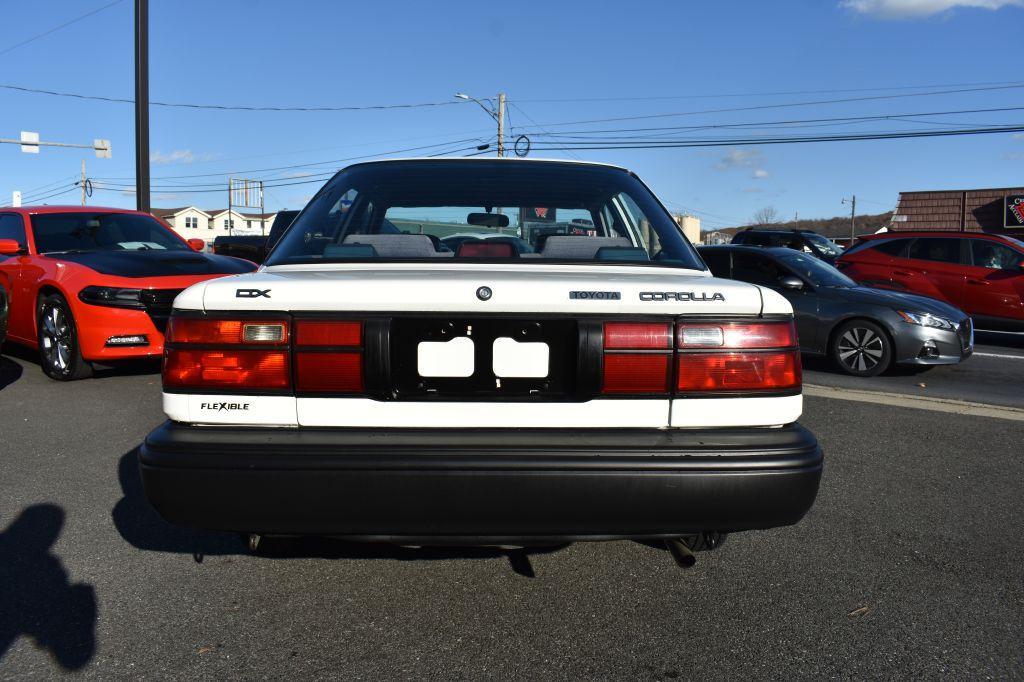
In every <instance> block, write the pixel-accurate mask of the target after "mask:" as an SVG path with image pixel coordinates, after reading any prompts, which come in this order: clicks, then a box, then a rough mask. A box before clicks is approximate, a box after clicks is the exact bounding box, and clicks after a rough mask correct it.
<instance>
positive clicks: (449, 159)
mask: <svg viewBox="0 0 1024 682" xmlns="http://www.w3.org/2000/svg"><path fill="white" fill-rule="evenodd" d="M410 161H430V162H431V163H434V162H437V163H487V162H490V163H509V164H517V165H527V164H558V165H565V166H594V167H597V168H614V169H616V170H621V171H625V172H627V173H629V172H630V170H629V169H628V168H624V167H622V166H616V165H615V164H611V163H600V162H598V161H576V160H573V159H518V158H514V157H508V156H503V157H495V156H446V157H440V156H435V157H430V156H421V157H408V158H400V159H371V160H370V161H360V162H358V163H353V164H350V165H348V166H346V168H353V167H355V166H365V165H373V164H389V163H407V162H410Z"/></svg>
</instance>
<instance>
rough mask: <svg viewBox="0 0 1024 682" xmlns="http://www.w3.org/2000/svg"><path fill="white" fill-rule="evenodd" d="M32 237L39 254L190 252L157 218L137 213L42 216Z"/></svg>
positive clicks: (34, 222) (34, 224) (36, 217)
mask: <svg viewBox="0 0 1024 682" xmlns="http://www.w3.org/2000/svg"><path fill="white" fill-rule="evenodd" d="M32 235H33V236H34V237H35V240H36V250H37V251H38V252H39V253H62V252H68V251H76V252H80V251H151V250H157V251H189V250H190V249H189V246H188V244H186V243H185V242H184V241H182V240H181V239H179V238H178V237H177V236H176V235H175V234H174V233H172V232H171V231H170V230H168V229H167V228H166V227H164V226H163V225H161V224H160V222H159V221H157V220H156V218H151V217H149V216H144V215H136V214H134V213H38V214H36V215H33V216H32Z"/></svg>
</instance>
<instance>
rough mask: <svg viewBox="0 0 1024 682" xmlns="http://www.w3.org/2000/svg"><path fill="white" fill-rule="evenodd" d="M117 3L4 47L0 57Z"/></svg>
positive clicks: (119, 0) (117, 0) (116, 0)
mask: <svg viewBox="0 0 1024 682" xmlns="http://www.w3.org/2000/svg"><path fill="white" fill-rule="evenodd" d="M119 2H121V0H114V1H113V2H111V3H107V4H106V5H103V6H102V7H97V8H96V9H94V10H92V11H91V12H86V13H85V14H82V15H81V16H78V17H75V18H74V19H71V20H70V21H65V22H64V23H63V24H60V25H59V26H54V27H53V28H51V29H49V30H46V31H43V32H42V33H40V34H38V35H34V36H32V37H31V38H27V39H25V40H23V41H21V42H20V43H15V44H14V45H11V46H10V47H6V48H4V49H2V50H0V55H5V54H7V53H8V52H10V51H11V50H16V49H18V48H19V47H21V46H22V45H28V44H29V43H31V42H32V41H34V40H39V39H40V38H44V37H46V36H48V35H50V34H51V33H55V32H57V31H59V30H61V29H62V28H65V27H67V26H70V25H71V24H74V23H76V22H79V21H81V20H82V19H85V18H87V17H91V16H92V15H94V14H98V13H100V12H102V11H103V10H105V9H107V8H108V7H113V6H114V5H116V4H118V3H119Z"/></svg>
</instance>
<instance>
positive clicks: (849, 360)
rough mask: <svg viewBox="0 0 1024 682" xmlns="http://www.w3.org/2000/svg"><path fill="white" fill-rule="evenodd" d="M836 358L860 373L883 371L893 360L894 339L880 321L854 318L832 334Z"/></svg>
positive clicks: (840, 364)
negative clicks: (877, 322) (892, 339)
mask: <svg viewBox="0 0 1024 682" xmlns="http://www.w3.org/2000/svg"><path fill="white" fill-rule="evenodd" d="M829 354H830V355H831V356H832V360H833V362H835V363H836V365H837V366H838V367H839V368H840V369H841V370H843V371H844V372H846V373H847V374H852V375H853V376H856V377H873V376H877V375H879V374H881V373H882V372H884V371H885V370H886V369H888V368H889V365H890V364H891V363H892V341H891V340H890V339H889V335H888V334H886V333H885V330H884V329H882V327H880V326H879V325H877V324H875V323H874V322H870V321H868V320H850V321H849V322H845V323H844V324H842V325H841V326H840V327H839V329H837V330H836V331H835V334H833V335H832V347H831V348H830V349H829Z"/></svg>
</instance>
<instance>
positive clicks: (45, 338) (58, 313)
mask: <svg viewBox="0 0 1024 682" xmlns="http://www.w3.org/2000/svg"><path fill="white" fill-rule="evenodd" d="M39 363H40V365H41V366H42V369H43V372H44V373H45V374H46V375H47V376H48V377H50V378H52V379H57V380H59V381H73V380H75V379H84V378H85V377H88V376H90V375H91V374H92V366H91V365H89V363H88V362H86V361H85V359H84V358H83V357H82V353H81V351H80V350H79V348H78V334H77V332H76V329H75V321H74V318H72V316H71V311H70V310H69V308H68V304H67V302H66V301H65V300H64V297H63V296H60V295H59V294H53V295H51V296H47V297H46V298H45V299H44V300H43V302H42V304H41V305H40V307H39Z"/></svg>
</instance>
